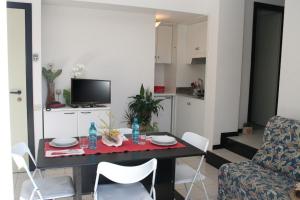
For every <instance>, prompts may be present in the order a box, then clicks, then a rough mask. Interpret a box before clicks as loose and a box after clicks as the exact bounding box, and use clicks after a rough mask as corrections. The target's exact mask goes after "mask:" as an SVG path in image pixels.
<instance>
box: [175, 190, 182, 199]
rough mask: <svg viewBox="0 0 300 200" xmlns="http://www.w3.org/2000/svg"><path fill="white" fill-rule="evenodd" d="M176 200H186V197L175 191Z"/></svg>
mask: <svg viewBox="0 0 300 200" xmlns="http://www.w3.org/2000/svg"><path fill="white" fill-rule="evenodd" d="M174 199H175V200H184V197H183V196H182V195H181V194H180V193H179V192H177V191H176V190H175V194H174Z"/></svg>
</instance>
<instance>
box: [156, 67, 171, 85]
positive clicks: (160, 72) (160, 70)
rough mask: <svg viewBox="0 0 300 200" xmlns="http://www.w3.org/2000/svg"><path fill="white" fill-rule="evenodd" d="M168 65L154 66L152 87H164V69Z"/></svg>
mask: <svg viewBox="0 0 300 200" xmlns="http://www.w3.org/2000/svg"><path fill="white" fill-rule="evenodd" d="M168 66H169V64H160V63H156V64H155V73H154V85H159V86H161V85H165V68H166V67H168Z"/></svg>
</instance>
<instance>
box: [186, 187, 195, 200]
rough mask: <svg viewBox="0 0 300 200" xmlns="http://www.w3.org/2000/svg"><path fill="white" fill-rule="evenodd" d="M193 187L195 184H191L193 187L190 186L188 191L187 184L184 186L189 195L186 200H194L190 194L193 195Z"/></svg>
mask: <svg viewBox="0 0 300 200" xmlns="http://www.w3.org/2000/svg"><path fill="white" fill-rule="evenodd" d="M193 185H194V184H193V183H191V186H190V188H189V189H188V188H187V185H186V183H185V184H184V186H185V190H186V192H187V194H186V196H185V198H184V200H192V198H190V194H191V192H192V187H193Z"/></svg>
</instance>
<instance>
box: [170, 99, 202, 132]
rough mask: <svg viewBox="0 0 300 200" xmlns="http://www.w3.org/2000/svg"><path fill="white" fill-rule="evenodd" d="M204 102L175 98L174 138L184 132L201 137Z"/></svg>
mask: <svg viewBox="0 0 300 200" xmlns="http://www.w3.org/2000/svg"><path fill="white" fill-rule="evenodd" d="M203 122H204V101H203V100H201V99H197V98H192V97H185V96H179V95H177V96H176V136H178V137H181V136H182V135H183V133H184V132H194V133H197V134H199V135H203V130H204V128H203Z"/></svg>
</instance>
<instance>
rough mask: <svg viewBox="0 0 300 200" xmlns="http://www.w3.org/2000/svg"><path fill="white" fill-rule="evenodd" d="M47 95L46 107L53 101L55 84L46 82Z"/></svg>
mask: <svg viewBox="0 0 300 200" xmlns="http://www.w3.org/2000/svg"><path fill="white" fill-rule="evenodd" d="M47 86H48V93H47V102H46V105H49V104H51V103H53V102H54V101H55V84H54V82H48V83H47Z"/></svg>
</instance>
